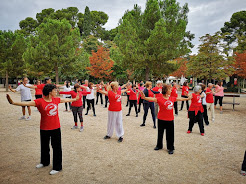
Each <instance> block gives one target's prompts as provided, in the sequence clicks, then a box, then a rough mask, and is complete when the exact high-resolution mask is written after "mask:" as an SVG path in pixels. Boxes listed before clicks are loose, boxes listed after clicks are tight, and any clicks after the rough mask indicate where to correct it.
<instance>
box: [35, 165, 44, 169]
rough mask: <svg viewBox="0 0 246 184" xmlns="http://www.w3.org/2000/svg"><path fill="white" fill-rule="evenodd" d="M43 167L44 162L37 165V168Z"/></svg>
mask: <svg viewBox="0 0 246 184" xmlns="http://www.w3.org/2000/svg"><path fill="white" fill-rule="evenodd" d="M42 167H44V165H43V164H38V165H36V168H37V169H40V168H42Z"/></svg>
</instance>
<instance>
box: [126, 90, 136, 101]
mask: <svg viewBox="0 0 246 184" xmlns="http://www.w3.org/2000/svg"><path fill="white" fill-rule="evenodd" d="M129 91H130V93H128V95H130V96H129V100H137V93H138V90H135V92H134V91H133V89H130V90H129Z"/></svg>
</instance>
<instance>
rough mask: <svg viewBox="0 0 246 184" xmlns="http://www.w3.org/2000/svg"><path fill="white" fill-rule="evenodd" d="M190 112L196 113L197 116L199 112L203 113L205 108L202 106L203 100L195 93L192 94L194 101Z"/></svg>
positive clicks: (192, 100)
mask: <svg viewBox="0 0 246 184" xmlns="http://www.w3.org/2000/svg"><path fill="white" fill-rule="evenodd" d="M189 111H195V115H197V112H198V111H201V112H203V111H204V110H203V106H202V98H201V96H200V94H198V95H196V94H195V93H192V99H191V104H190V108H189Z"/></svg>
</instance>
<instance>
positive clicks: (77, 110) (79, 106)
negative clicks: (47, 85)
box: [60, 84, 91, 132]
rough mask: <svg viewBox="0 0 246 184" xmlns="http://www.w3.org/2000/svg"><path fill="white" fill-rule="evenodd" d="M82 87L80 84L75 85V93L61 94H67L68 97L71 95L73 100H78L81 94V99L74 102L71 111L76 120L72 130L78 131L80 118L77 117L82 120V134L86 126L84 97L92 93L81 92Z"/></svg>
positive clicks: (62, 92)
mask: <svg viewBox="0 0 246 184" xmlns="http://www.w3.org/2000/svg"><path fill="white" fill-rule="evenodd" d="M80 88H81V86H80V85H79V84H75V85H74V90H73V91H66V92H65V91H61V92H60V94H66V95H71V96H72V98H76V96H77V93H79V99H78V100H77V101H75V102H72V104H71V109H72V112H73V119H74V126H73V127H72V129H78V124H77V123H78V118H77V116H79V120H80V124H81V127H80V132H82V131H83V130H84V125H83V114H82V111H83V103H82V100H81V99H82V97H83V95H88V94H90V93H91V92H87V91H80Z"/></svg>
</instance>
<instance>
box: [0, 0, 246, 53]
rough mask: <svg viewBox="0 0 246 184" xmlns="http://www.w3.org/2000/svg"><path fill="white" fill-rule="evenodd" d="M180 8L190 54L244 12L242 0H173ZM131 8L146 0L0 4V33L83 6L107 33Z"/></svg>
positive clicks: (30, 0)
mask: <svg viewBox="0 0 246 184" xmlns="http://www.w3.org/2000/svg"><path fill="white" fill-rule="evenodd" d="M177 2H179V3H180V5H181V6H182V5H184V3H188V7H189V10H190V11H189V13H188V21H189V22H188V26H187V29H186V30H187V31H191V33H193V34H195V39H194V40H193V41H192V43H193V44H194V45H195V46H194V48H193V49H192V53H193V54H196V53H197V47H198V45H199V44H200V43H199V37H201V36H204V35H205V34H207V33H209V34H214V33H215V32H217V31H219V30H220V28H221V27H223V26H224V23H225V22H227V21H230V18H231V16H232V14H233V13H235V12H238V11H242V10H246V1H245V0H177ZM134 4H138V5H139V6H141V8H142V11H143V10H144V9H145V4H146V0H1V3H0V30H12V31H14V30H16V29H19V22H20V21H21V20H24V19H25V18H26V17H32V18H35V17H36V14H37V13H39V12H41V11H42V10H43V9H46V8H53V9H55V10H58V9H62V8H67V7H77V8H78V9H79V11H80V12H81V13H84V9H85V7H86V6H88V7H89V9H90V10H91V11H93V10H96V11H103V12H105V13H107V14H108V16H109V19H108V22H107V24H106V25H105V26H104V27H105V28H106V29H107V30H110V29H113V28H115V27H117V25H118V22H119V19H120V18H121V17H122V16H123V15H124V13H125V11H126V10H131V9H133V6H134Z"/></svg>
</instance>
